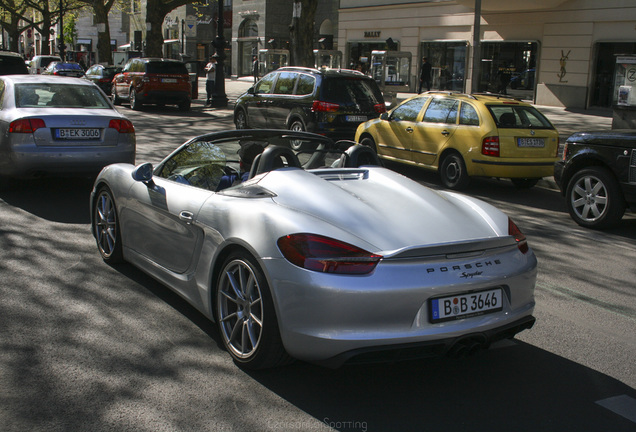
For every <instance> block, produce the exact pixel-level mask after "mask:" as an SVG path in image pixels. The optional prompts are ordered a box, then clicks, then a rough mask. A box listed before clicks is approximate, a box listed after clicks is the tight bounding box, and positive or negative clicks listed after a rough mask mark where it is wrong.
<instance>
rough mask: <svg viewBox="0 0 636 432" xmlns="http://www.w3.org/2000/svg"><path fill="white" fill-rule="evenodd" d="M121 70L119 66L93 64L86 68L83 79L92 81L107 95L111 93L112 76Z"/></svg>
mask: <svg viewBox="0 0 636 432" xmlns="http://www.w3.org/2000/svg"><path fill="white" fill-rule="evenodd" d="M119 72H121V67H119V66H104V65H101V64H95V65H93V66H91V67H89V68H88V70H87V71H86V75H84V79H87V80H89V81H92V82H93V83H95V84H97V86H98V87H99V88H101V89H102V90H103V91H104V93H106V94H107V95H109V94H111V89H112V87H113V78H114V77H115V75H117V74H118V73H119Z"/></svg>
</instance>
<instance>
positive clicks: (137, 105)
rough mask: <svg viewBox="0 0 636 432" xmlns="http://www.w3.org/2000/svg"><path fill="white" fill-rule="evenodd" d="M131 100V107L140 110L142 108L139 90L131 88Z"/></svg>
mask: <svg viewBox="0 0 636 432" xmlns="http://www.w3.org/2000/svg"><path fill="white" fill-rule="evenodd" d="M128 99H129V100H130V109H133V110H135V111H139V110H140V109H141V106H142V105H141V103H140V102H139V101H138V100H137V92H136V91H135V89H130V96H129V98H128Z"/></svg>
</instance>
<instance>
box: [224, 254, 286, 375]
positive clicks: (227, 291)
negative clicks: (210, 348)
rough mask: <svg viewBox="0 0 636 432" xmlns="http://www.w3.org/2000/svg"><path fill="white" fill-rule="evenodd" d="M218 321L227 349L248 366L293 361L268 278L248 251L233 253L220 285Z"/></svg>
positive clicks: (258, 367)
mask: <svg viewBox="0 0 636 432" xmlns="http://www.w3.org/2000/svg"><path fill="white" fill-rule="evenodd" d="M215 306H216V321H217V325H218V327H219V332H220V334H221V339H222V340H223V344H224V345H225V348H226V349H227V351H228V352H229V353H230V355H231V356H232V358H233V359H234V361H235V362H236V363H237V364H239V365H240V366H242V367H245V368H247V369H265V368H271V367H276V366H282V365H284V364H286V363H289V362H291V357H290V356H289V355H288V354H287V352H286V351H285V349H284V347H283V343H282V341H281V338H280V332H279V329H278V321H277V319H276V312H275V310H274V304H273V301H272V296H271V293H270V289H269V286H268V284H267V279H266V278H265V275H264V274H263V271H262V270H261V269H260V267H259V266H258V264H257V262H256V260H255V259H254V258H253V257H252V256H251V255H249V254H248V253H246V252H244V251H236V252H234V253H232V254H230V255H229V256H228V257H227V259H226V260H225V261H224V263H223V267H222V271H221V273H220V275H219V277H218V280H217V284H216V305H215Z"/></svg>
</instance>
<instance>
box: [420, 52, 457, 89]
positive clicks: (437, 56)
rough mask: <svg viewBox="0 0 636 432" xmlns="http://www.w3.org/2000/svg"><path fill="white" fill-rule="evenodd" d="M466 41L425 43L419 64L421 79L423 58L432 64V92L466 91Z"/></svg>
mask: <svg viewBox="0 0 636 432" xmlns="http://www.w3.org/2000/svg"><path fill="white" fill-rule="evenodd" d="M466 46H467V42H466V41H454V42H423V43H422V44H421V45H420V53H421V55H420V59H419V61H418V62H417V64H418V68H417V72H416V74H417V76H418V77H419V73H420V66H421V60H422V57H426V58H428V62H429V63H430V64H431V66H432V68H431V74H432V84H431V90H453V91H459V92H463V91H464V86H465V80H466Z"/></svg>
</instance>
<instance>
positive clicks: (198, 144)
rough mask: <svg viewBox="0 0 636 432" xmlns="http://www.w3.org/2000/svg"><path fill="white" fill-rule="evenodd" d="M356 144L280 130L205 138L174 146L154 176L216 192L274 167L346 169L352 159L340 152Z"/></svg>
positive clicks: (206, 136)
mask: <svg viewBox="0 0 636 432" xmlns="http://www.w3.org/2000/svg"><path fill="white" fill-rule="evenodd" d="M355 144H356V143H354V142H351V141H347V142H338V143H334V142H333V141H331V140H329V139H326V138H322V137H318V138H314V137H308V134H302V133H296V134H294V133H287V132H279V131H276V132H272V131H249V132H248V131H245V132H236V133H232V134H229V135H226V134H224V135H222V136H221V137H219V136H218V135H216V136H215V135H214V134H212V135H204V136H201V137H199V138H197V139H196V140H194V141H192V142H190V143H188V144H186V145H184V146H182V147H181V148H179V149H178V150H177V151H176V152H174V153H173V154H172V155H170V156H169V157H168V158H167V159H166V160H165V161H164V162H163V163H162V164H160V165H159V166H158V167H157V168H156V169H155V171H154V173H155V175H157V176H159V177H163V178H165V179H168V180H171V181H175V182H177V183H181V184H184V185H188V186H194V187H198V188H201V189H207V190H210V191H220V190H223V189H225V188H230V187H231V186H238V185H239V184H240V183H242V182H244V181H246V180H248V179H249V178H251V177H254V176H256V175H259V174H262V173H265V172H269V171H274V170H276V169H279V168H292V167H293V168H301V169H305V170H307V169H315V168H328V167H345V166H350V162H351V161H352V159H351V157H349V156H347V155H344V154H343V150H344V149H348V148H349V147H351V146H352V145H355ZM358 147H362V146H358ZM355 160H359V161H360V162H362V159H358V158H357V157H356V158H355ZM365 163H368V160H367V162H365Z"/></svg>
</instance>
